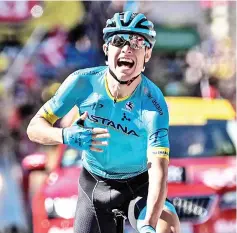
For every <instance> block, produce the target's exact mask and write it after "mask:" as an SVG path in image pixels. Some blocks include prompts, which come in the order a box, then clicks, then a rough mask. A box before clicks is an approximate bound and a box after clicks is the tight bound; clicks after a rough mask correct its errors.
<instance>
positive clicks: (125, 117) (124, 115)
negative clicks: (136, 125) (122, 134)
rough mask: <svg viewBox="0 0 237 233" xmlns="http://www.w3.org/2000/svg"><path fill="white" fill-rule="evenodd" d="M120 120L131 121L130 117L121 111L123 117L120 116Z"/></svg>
mask: <svg viewBox="0 0 237 233" xmlns="http://www.w3.org/2000/svg"><path fill="white" fill-rule="evenodd" d="M121 120H122V121H125V120H126V121H131V119H130V118H128V117H127V116H126V114H125V113H123V117H122V119H121Z"/></svg>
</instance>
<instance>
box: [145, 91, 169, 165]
mask: <svg viewBox="0 0 237 233" xmlns="http://www.w3.org/2000/svg"><path fill="white" fill-rule="evenodd" d="M148 98H149V100H147V103H148V105H149V106H148V108H147V111H146V118H145V119H146V121H147V122H146V125H147V156H148V158H149V157H150V156H156V157H160V158H165V159H167V160H169V134H168V132H169V112H168V108H167V104H166V101H165V98H164V96H163V94H162V92H161V91H160V90H159V89H158V91H157V93H155V94H153V95H152V94H151V95H150V96H148Z"/></svg>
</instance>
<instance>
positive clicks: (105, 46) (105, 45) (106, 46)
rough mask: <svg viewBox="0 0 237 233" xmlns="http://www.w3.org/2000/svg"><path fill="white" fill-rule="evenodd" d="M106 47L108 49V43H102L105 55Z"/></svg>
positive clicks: (106, 52) (106, 53)
mask: <svg viewBox="0 0 237 233" xmlns="http://www.w3.org/2000/svg"><path fill="white" fill-rule="evenodd" d="M108 49H109V47H108V45H107V44H103V51H104V53H105V55H108Z"/></svg>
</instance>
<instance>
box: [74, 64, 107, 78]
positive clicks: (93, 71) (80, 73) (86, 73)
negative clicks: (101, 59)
mask: <svg viewBox="0 0 237 233" xmlns="http://www.w3.org/2000/svg"><path fill="white" fill-rule="evenodd" d="M106 70H107V66H97V67H92V68H86V69H81V70H76V71H75V72H73V73H72V74H70V76H71V77H74V78H83V77H86V78H88V77H93V76H101V75H103V74H104V73H105V72H106Z"/></svg>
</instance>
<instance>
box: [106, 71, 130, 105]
mask: <svg viewBox="0 0 237 233" xmlns="http://www.w3.org/2000/svg"><path fill="white" fill-rule="evenodd" d="M105 89H106V92H107V94H108V96H109V98H110V99H111V100H114V97H113V96H112V95H111V93H110V90H109V86H108V81H107V74H106V75H105ZM133 93H134V92H133ZM133 93H132V94H131V95H127V96H125V97H123V98H118V99H117V100H116V102H121V101H124V100H126V99H128V98H130V97H131V96H132V95H133Z"/></svg>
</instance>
